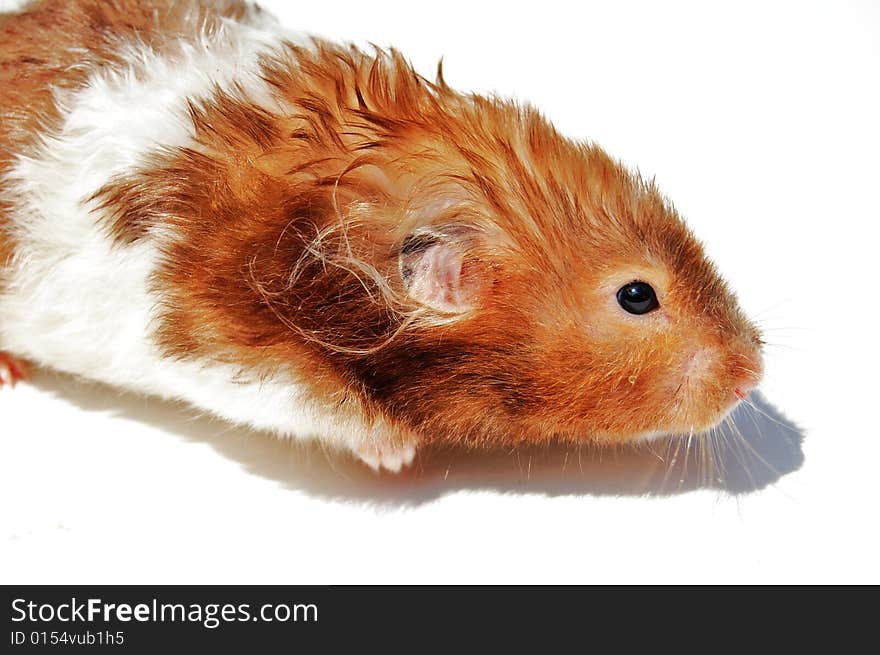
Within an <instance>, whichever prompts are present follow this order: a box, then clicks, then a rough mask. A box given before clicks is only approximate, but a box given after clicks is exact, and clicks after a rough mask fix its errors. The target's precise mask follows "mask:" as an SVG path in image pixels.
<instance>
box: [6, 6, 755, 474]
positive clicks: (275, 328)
mask: <svg viewBox="0 0 880 655" xmlns="http://www.w3.org/2000/svg"><path fill="white" fill-rule="evenodd" d="M173 6H174V7H175V8H174V9H172V3H168V2H159V1H158V0H157V1H154V2H132V1H129V0H126V1H123V0H116V1H115V2H112V3H102V2H96V1H88V0H78V1H74V0H68V1H66V2H62V1H60V0H59V1H57V2H43V3H38V4H37V5H35V6H34V8H32V9H31V11H30V13H29V14H24V15H22V16H16V17H13V18H9V19H7V20H6V21H5V23H4V24H3V25H2V28H0V29H2V30H3V33H2V36H0V39H3V41H0V46H2V45H3V44H6V47H5V48H3V51H4V52H11V53H14V54H13V55H11V56H9V57H7V58H6V59H4V60H3V61H2V64H3V68H2V69H0V71H2V75H3V76H2V77H0V100H2V99H7V100H8V103H6V104H4V107H8V108H9V109H7V110H6V114H7V115H6V116H4V118H5V120H4V121H3V123H4V124H7V123H8V124H9V125H10V126H9V127H7V128H6V131H5V132H0V143H2V146H3V154H0V166H4V167H5V168H3V169H2V171H0V172H2V173H3V175H4V183H3V195H2V200H3V203H4V204H3V209H2V213H0V221H3V225H4V226H5V227H4V229H5V233H6V236H5V237H4V238H3V239H2V240H0V244H5V245H0V248H5V249H6V255H5V258H6V259H7V260H8V264H7V266H6V269H5V276H6V279H7V286H8V288H7V290H6V291H5V292H3V294H2V295H0V347H2V348H4V349H7V350H11V351H13V352H15V353H16V354H20V355H23V356H27V357H30V358H32V359H35V360H37V361H40V362H43V363H45V364H48V365H52V366H56V367H58V368H62V369H64V370H68V371H71V372H73V373H77V374H80V375H83V376H86V377H92V378H96V379H101V380H104V381H107V382H110V383H113V384H117V385H120V386H125V387H128V388H132V389H135V390H140V391H145V392H150V393H157V394H162V395H165V396H170V397H175V398H182V399H184V400H187V401H189V402H192V403H194V404H196V405H198V406H200V407H203V408H205V409H207V410H209V411H212V412H215V413H217V414H220V415H222V416H224V417H226V418H228V419H230V420H233V421H237V422H244V423H249V424H251V425H255V426H257V427H265V428H270V429H273V430H275V431H277V432H280V433H284V434H292V435H296V436H300V437H309V436H319V437H323V438H325V439H327V440H329V441H330V442H331V443H336V444H338V445H341V446H344V447H347V448H351V449H353V450H355V451H356V452H358V453H360V454H361V456H362V457H363V458H364V459H366V460H367V461H369V462H370V463H371V464H373V465H375V466H378V465H385V466H387V467H389V468H398V467H399V466H400V465H402V464H403V463H406V461H408V460H409V459H411V457H412V453H413V452H414V448H415V446H416V445H417V444H418V443H423V442H426V441H432V440H434V441H444V442H461V443H467V444H470V445H474V446H478V445H485V444H516V443H521V442H529V443H534V442H541V441H549V440H551V439H557V438H559V439H566V440H594V441H621V440H626V439H632V438H637V437H639V436H642V435H646V434H655V433H658V432H664V431H689V430H700V429H703V428H706V427H708V426H710V425H712V424H714V423H715V422H717V421H718V420H720V418H721V417H722V416H723V415H724V414H725V413H726V411H728V410H729V408H730V407H731V406H732V404H733V402H734V401H735V394H736V393H739V394H740V395H741V394H742V393H743V389H745V390H746V391H747V390H748V389H749V388H751V387H752V386H753V385H754V384H755V383H756V382H757V380H758V378H759V376H760V370H761V362H760V347H759V337H758V335H757V333H756V332H755V330H754V328H753V327H752V326H751V325H750V324H749V323H748V322H747V320H746V319H745V318H744V317H743V316H742V315H741V313H740V311H739V309H738V308H737V306H736V302H735V300H734V298H733V296H732V295H731V294H730V292H729V291H728V290H727V288H726V286H725V285H724V283H723V282H722V281H721V280H720V279H719V278H718V276H717V274H716V273H715V271H714V269H713V267H712V266H711V264H710V263H709V262H707V261H706V259H705V257H704V256H703V253H702V251H701V248H700V246H699V244H698V243H697V241H696V240H695V239H694V238H693V236H692V235H691V234H690V233H689V232H688V230H687V228H686V227H685V226H684V224H683V223H682V222H681V220H680V218H679V217H678V216H677V214H676V212H675V210H674V209H673V208H672V207H671V205H670V204H669V203H668V202H667V201H665V199H663V198H662V196H661V195H660V194H659V193H658V191H657V190H656V189H655V188H654V187H653V185H651V184H648V183H645V182H643V181H642V180H640V179H639V178H638V177H636V176H634V175H632V174H631V173H629V172H628V171H626V170H625V169H624V168H622V167H621V166H620V165H619V164H618V163H617V162H615V161H614V160H612V159H611V158H610V157H608V155H606V154H605V153H604V152H603V151H602V150H601V149H599V148H598V147H596V146H594V145H590V144H578V143H573V142H571V141H569V140H567V139H565V138H564V137H562V136H560V135H559V134H558V133H557V132H556V131H555V130H554V129H553V127H552V126H551V125H550V124H549V123H548V122H547V121H546V120H545V119H544V118H543V117H541V116H540V115H539V114H538V113H537V112H536V111H535V110H533V109H531V108H528V107H521V106H517V105H515V104H513V103H510V102H506V101H503V100H497V99H491V98H484V97H479V96H473V95H463V94H460V93H458V92H456V91H453V90H452V89H451V88H449V87H448V86H447V85H446V83H445V82H444V80H443V77H442V73H438V77H437V80H436V81H433V82H432V81H429V80H427V79H425V78H423V77H421V76H420V75H418V74H417V73H416V72H415V71H413V70H412V69H411V67H410V66H409V65H408V64H407V62H406V61H405V60H404V59H403V57H402V56H401V55H400V54H399V53H397V52H394V51H391V52H385V51H374V52H364V51H361V50H358V49H356V48H354V47H347V46H339V45H335V44H331V43H327V42H325V41H321V40H315V39H307V38H304V37H301V36H293V35H290V34H287V33H285V32H283V31H282V30H281V29H280V28H279V27H277V26H275V25H274V24H272V23H271V22H270V21H269V19H268V18H267V17H265V16H264V15H263V14H261V13H259V12H257V11H256V10H254V9H252V8H250V7H249V6H248V5H245V4H243V3H239V2H224V3H219V4H217V5H214V4H210V3H207V2H185V3H177V4H176V5H173ZM154 10H155V11H154ZM84 16H89V17H91V18H90V20H85V19H84V18H83V17H84ZM155 16H159V17H160V19H154V17H155ZM38 24H39V25H41V26H42V30H43V33H46V32H47V30H48V34H51V33H52V32H51V30H52V29H53V27H54V29H55V30H59V29H62V28H63V32H64V34H65V35H66V36H65V38H66V39H69V41H67V42H65V43H64V44H62V46H58V45H57V44H55V45H53V44H54V43H55V41H54V40H53V39H52V38H49V37H48V36H47V38H46V41H45V42H43V43H41V42H40V41H39V39H33V38H28V39H25V38H23V36H22V35H24V34H32V33H33V30H34V29H35V26H36V25H38ZM26 60H27V61H26ZM31 60H33V61H35V62H41V63H28V62H29V61H31ZM22 71H27V72H26V73H23V72H22ZM22 76H24V77H25V78H26V79H27V83H26V84H23V85H22V84H17V83H15V80H18V79H21V78H22ZM12 87H16V88H15V89H12ZM3 94H6V95H3ZM135 116H136V117H137V119H136V120H135V119H133V117H135ZM0 254H3V253H2V252H0ZM634 279H639V280H643V281H646V282H649V283H650V284H651V285H652V286H653V287H654V288H655V289H657V291H658V296H659V298H660V304H661V308H660V310H658V311H656V312H652V313H651V314H648V315H645V316H641V317H635V316H631V315H628V314H626V313H625V312H623V310H621V308H620V307H619V306H618V305H617V303H616V300H615V292H616V290H617V289H618V288H619V287H620V286H621V285H623V284H625V283H627V282H629V281H632V280H634Z"/></svg>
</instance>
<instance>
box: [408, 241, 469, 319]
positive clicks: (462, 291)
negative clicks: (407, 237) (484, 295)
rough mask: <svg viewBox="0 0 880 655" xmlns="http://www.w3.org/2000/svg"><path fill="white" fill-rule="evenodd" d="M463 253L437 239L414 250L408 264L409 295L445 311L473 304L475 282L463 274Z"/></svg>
mask: <svg viewBox="0 0 880 655" xmlns="http://www.w3.org/2000/svg"><path fill="white" fill-rule="evenodd" d="M463 266H464V257H463V256H462V253H461V252H459V250H458V249H457V248H455V247H453V246H452V245H450V244H448V243H442V242H441V243H434V244H432V245H430V246H428V247H427V248H425V250H423V251H422V252H419V253H414V254H413V255H412V258H411V259H409V261H407V262H405V267H406V268H407V269H408V270H409V276H408V279H407V282H408V289H407V291H408V292H409V295H410V296H411V297H412V298H414V299H415V300H417V301H419V302H420V303H422V304H423V305H427V306H428V307H431V308H433V309H437V310H440V311H446V312H460V311H463V310H465V309H468V308H469V307H470V301H471V300H472V296H473V292H474V288H473V287H474V286H475V282H474V281H473V280H468V278H469V277H470V276H465V275H463V274H462V268H463Z"/></svg>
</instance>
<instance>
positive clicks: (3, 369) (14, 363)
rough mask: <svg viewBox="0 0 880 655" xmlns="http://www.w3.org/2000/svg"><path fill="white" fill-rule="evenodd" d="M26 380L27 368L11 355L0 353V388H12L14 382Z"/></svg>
mask: <svg viewBox="0 0 880 655" xmlns="http://www.w3.org/2000/svg"><path fill="white" fill-rule="evenodd" d="M27 379H28V370H27V367H25V365H24V364H23V363H22V362H20V361H18V360H17V359H15V358H14V357H13V356H12V355H7V354H6V353H4V352H0V387H4V386H10V387H12V386H15V383H16V382H19V381H21V380H27Z"/></svg>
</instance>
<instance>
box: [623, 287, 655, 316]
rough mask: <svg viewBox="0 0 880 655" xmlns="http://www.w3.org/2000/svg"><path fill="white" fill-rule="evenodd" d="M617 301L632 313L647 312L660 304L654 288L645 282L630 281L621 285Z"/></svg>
mask: <svg viewBox="0 0 880 655" xmlns="http://www.w3.org/2000/svg"><path fill="white" fill-rule="evenodd" d="M617 302H619V303H620V306H621V307H623V308H624V309H625V310H626V311H628V312H629V313H630V314H647V313H648V312H650V311H652V310H654V309H657V308H658V307H659V306H660V303H659V302H657V294H656V293H654V289H653V288H652V287H651V285H650V284H646V283H644V282H630V283H629V284H625V285H623V286H622V287H620V289H619V290H618V291H617Z"/></svg>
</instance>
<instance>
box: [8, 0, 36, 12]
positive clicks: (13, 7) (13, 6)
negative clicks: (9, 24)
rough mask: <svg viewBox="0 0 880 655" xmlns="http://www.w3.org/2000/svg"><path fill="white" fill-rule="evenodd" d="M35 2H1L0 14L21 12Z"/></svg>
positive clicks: (31, 0) (9, 0)
mask: <svg viewBox="0 0 880 655" xmlns="http://www.w3.org/2000/svg"><path fill="white" fill-rule="evenodd" d="M33 1H34V0H0V14H3V13H10V12H16V11H21V10H22V9H24V8H25V7H26V6H27V5H29V4H30V3H32V2H33Z"/></svg>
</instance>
